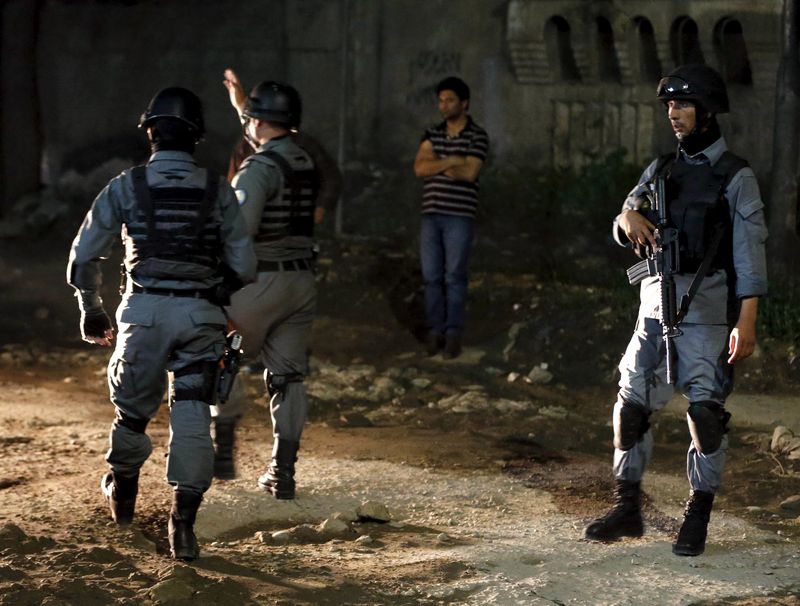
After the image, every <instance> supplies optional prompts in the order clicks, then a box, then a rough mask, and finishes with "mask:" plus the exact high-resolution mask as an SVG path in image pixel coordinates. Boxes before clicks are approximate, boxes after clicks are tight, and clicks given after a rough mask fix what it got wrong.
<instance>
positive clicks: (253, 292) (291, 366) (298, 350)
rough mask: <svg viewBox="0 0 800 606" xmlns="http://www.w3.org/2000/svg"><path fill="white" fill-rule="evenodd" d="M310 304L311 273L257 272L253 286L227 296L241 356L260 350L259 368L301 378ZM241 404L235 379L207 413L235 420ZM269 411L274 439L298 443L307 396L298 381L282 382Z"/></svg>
mask: <svg viewBox="0 0 800 606" xmlns="http://www.w3.org/2000/svg"><path fill="white" fill-rule="evenodd" d="M316 302H317V288H316V280H315V277H314V273H313V272H312V271H310V270H303V271H271V272H261V273H259V274H258V278H257V280H256V282H255V283H254V284H249V285H248V286H245V287H244V288H243V289H242V290H240V291H238V292H237V293H235V294H234V295H233V298H232V300H231V306H230V308H228V315H229V317H230V319H231V321H232V322H233V324H234V325H235V326H236V328H237V329H238V330H239V331H240V332H241V334H242V348H243V349H244V351H245V353H246V354H248V355H250V356H254V355H255V354H256V353H258V354H260V356H261V362H262V363H263V364H264V367H265V368H266V369H267V370H269V371H270V372H271V373H273V374H275V375H302V376H305V374H306V373H307V372H308V346H309V343H310V341H311V325H312V323H313V320H314V311H315V309H316ZM297 378H300V377H297ZM247 406H248V400H247V397H246V394H245V393H244V389H243V388H242V385H241V382H240V381H238V380H237V381H236V383H235V384H234V386H233V391H232V392H231V396H230V398H229V399H228V401H227V402H226V403H225V405H224V406H221V407H216V410H212V414H214V415H215V416H216V417H218V418H220V419H223V418H231V417H234V418H236V417H239V416H241V415H242V414H244V412H245V411H246V409H247ZM270 411H271V414H272V431H273V435H274V437H275V438H281V439H284V440H289V441H292V442H299V441H300V436H301V435H302V433H303V425H304V424H305V421H306V416H307V415H308V395H307V394H306V388H305V385H304V384H303V382H302V380H297V381H292V382H290V383H288V385H287V386H286V388H285V390H284V392H283V393H282V394H280V393H278V394H275V395H273V396H272V398H271V399H270Z"/></svg>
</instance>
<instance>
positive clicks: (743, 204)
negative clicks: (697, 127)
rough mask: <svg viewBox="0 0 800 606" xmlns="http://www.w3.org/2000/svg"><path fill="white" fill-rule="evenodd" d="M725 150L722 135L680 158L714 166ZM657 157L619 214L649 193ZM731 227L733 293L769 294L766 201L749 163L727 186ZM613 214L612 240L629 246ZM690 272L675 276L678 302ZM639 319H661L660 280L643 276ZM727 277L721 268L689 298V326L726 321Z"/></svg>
mask: <svg viewBox="0 0 800 606" xmlns="http://www.w3.org/2000/svg"><path fill="white" fill-rule="evenodd" d="M727 149H728V145H727V144H726V143H725V139H724V138H723V137H720V138H719V139H717V140H716V141H715V142H714V143H712V144H711V145H709V146H708V147H707V148H706V149H704V150H703V151H701V152H699V153H697V154H695V155H693V156H689V155H687V154H686V153H685V152H683V151H681V154H683V159H684V160H685V161H686V162H687V163H688V164H695V165H700V164H704V163H706V164H707V163H710V164H712V165H714V164H716V163H717V161H718V160H719V159H720V157H721V156H722V154H723V152H725V151H726V150H727ZM657 163H658V160H657V159H656V160H653V162H652V163H651V164H650V165H649V166H648V167H647V168H646V169H645V171H644V172H643V173H642V176H641V177H640V178H639V183H638V184H637V185H636V187H634V188H633V190H631V192H630V193H629V194H628V197H627V198H625V202H624V203H623V205H622V209H623V212H624V211H626V210H629V209H633V210H638V209H639V208H640V207H641V205H642V198H643V196H644V194H645V192H646V191H647V183H648V182H649V181H650V180H651V179H652V178H653V175H654V174H655V170H656V164H657ZM725 196H726V198H727V199H728V205H729V207H730V213H731V223H732V225H733V267H734V269H735V271H736V296H737V297H738V298H740V299H742V298H745V297H757V296H761V295H765V294H767V261H766V251H765V247H764V243H765V241H766V239H767V228H766V224H765V222H764V203H763V202H762V201H761V194H760V192H759V189H758V182H757V181H756V176H755V174H754V173H753V171H752V169H751V168H749V167H746V168H743V169H741V170H740V171H739V172H737V173H736V174H735V175H734V177H733V179H731V182H730V183H729V184H728V187H727V189H726V190H725ZM621 216H622V215H621V214H620V215H617V217H616V218H615V219H614V227H613V235H614V239H615V240H616V241H617V242H618V243H619V244H621V245H622V246H630V242H628V238H627V237H626V236H625V233H624V232H623V231H622V230H621V229H620V228H619V219H620V217H621ZM693 277H694V274H679V275H677V276H675V285H676V287H677V293H678V302H680V297H681V296H682V295H683V293H685V292H686V291H687V290H688V289H689V284H690V283H691V281H692V278H693ZM640 288H641V291H640V301H641V304H640V306H639V317H640V318H656V319H660V317H661V311H660V306H661V295H660V290H659V287H658V278H657V277H651V278H645V279H644V280H643V281H642V283H641V287H640ZM727 296H728V287H727V277H726V272H725V271H723V270H720V271H716V272H714V273H713V274H711V275H709V276H706V277H705V278H704V279H703V282H702V284H701V286H700V290H699V291H698V292H697V295H696V296H695V297H694V299H692V303H691V305H690V307H689V313H688V314H687V315H686V318H685V319H684V321H685V322H687V323H693V324H726V323H727V319H726V310H727Z"/></svg>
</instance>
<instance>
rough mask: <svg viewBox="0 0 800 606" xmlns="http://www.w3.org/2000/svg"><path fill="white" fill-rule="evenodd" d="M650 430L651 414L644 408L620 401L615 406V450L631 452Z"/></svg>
mask: <svg viewBox="0 0 800 606" xmlns="http://www.w3.org/2000/svg"><path fill="white" fill-rule="evenodd" d="M648 429H650V413H649V412H648V411H647V410H645V409H644V407H643V406H638V405H636V404H631V403H629V402H626V401H625V400H622V399H619V400H617V403H616V404H615V405H614V448H617V449H619V450H630V449H631V448H633V447H634V446H635V445H636V443H637V442H638V441H639V440H641V439H642V436H643V435H644V434H646V433H647V430H648Z"/></svg>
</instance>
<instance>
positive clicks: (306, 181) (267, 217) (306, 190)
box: [253, 150, 319, 242]
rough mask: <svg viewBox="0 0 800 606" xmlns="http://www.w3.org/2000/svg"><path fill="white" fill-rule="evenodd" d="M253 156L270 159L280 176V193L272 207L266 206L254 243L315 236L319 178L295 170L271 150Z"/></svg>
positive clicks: (307, 172)
mask: <svg viewBox="0 0 800 606" xmlns="http://www.w3.org/2000/svg"><path fill="white" fill-rule="evenodd" d="M256 155H258V156H264V157H265V158H269V159H270V160H272V161H273V162H274V163H275V164H277V165H278V168H280V171H281V174H282V175H283V191H282V192H281V196H280V199H279V200H277V201H276V202H275V203H270V204H265V205H264V210H263V211H262V213H261V222H260V223H259V226H258V233H257V234H256V235H255V237H254V238H253V239H254V240H255V242H273V241H275V240H280V239H282V238H286V237H288V236H305V237H308V238H311V237H312V236H313V235H314V207H315V203H316V200H317V194H318V193H319V176H318V174H317V171H316V170H314V169H313V168H309V169H304V170H294V169H293V168H292V167H291V165H290V164H289V162H288V161H287V160H286V158H284V157H283V156H281V155H280V154H279V153H277V152H275V151H272V150H265V151H260V152H258V153H257V154H256Z"/></svg>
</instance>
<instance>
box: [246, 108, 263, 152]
mask: <svg viewBox="0 0 800 606" xmlns="http://www.w3.org/2000/svg"><path fill="white" fill-rule="evenodd" d="M250 120H252V118H248V117H246V116H242V135H243V136H244V138H245V140H246V141H247V142H248V143H249V144H250V147H252V148H253V149H258V147H259V145H261V144H260V143H259V142H258V141H256V139H255V138H254V137H253V136H251V135H250V133H248V132H247V125H248V124H249V123H250Z"/></svg>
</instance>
